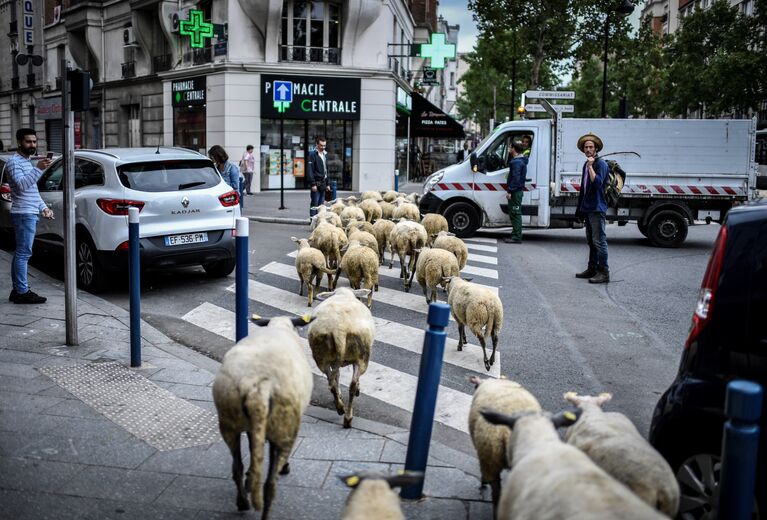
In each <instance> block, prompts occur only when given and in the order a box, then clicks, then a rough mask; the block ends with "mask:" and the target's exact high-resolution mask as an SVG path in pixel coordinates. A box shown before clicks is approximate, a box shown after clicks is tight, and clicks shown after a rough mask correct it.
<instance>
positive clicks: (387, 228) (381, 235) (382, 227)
mask: <svg viewBox="0 0 767 520" xmlns="http://www.w3.org/2000/svg"><path fill="white" fill-rule="evenodd" d="M392 229H394V222H392V221H391V220H384V219H381V220H376V221H375V224H373V236H374V237H376V241H377V242H378V263H379V265H383V263H384V251H385V250H386V249H387V248H388V249H389V257H390V258H393V255H394V253H393V252H392V249H391V244H389V233H391V230H392Z"/></svg>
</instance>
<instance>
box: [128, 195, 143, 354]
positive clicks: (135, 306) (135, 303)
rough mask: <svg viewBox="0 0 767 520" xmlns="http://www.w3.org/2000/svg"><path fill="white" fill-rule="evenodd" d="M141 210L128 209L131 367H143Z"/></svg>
mask: <svg viewBox="0 0 767 520" xmlns="http://www.w3.org/2000/svg"><path fill="white" fill-rule="evenodd" d="M138 213H139V209H138V208H128V280H129V284H130V290H129V291H130V366H132V367H140V366H141V253H140V247H139V229H138V226H139V218H138Z"/></svg>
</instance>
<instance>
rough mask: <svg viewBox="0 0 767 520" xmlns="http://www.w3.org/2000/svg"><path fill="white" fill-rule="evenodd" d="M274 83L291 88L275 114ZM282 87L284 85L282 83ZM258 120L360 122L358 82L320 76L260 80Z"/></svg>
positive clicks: (274, 77)
mask: <svg viewBox="0 0 767 520" xmlns="http://www.w3.org/2000/svg"><path fill="white" fill-rule="evenodd" d="M275 82H278V83H279V82H290V83H291V84H292V87H291V88H292V92H291V93H292V100H291V101H290V103H289V104H288V103H285V104H286V105H287V106H284V107H283V110H278V109H277V108H276V107H275V103H274V99H275V98H274V95H273V94H274V93H273V89H274V85H275ZM282 84H283V85H284V84H285V83H282ZM261 85H262V93H261V117H266V118H272V117H274V118H276V117H285V118H287V119H325V118H333V119H347V120H358V119H359V118H360V115H359V109H360V80H359V78H335V77H323V76H282V75H280V76H277V75H267V74H264V75H262V76H261Z"/></svg>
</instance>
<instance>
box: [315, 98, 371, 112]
mask: <svg viewBox="0 0 767 520" xmlns="http://www.w3.org/2000/svg"><path fill="white" fill-rule="evenodd" d="M301 110H303V111H304V112H337V113H346V114H356V113H357V102H356V101H325V100H322V99H304V100H303V101H301Z"/></svg>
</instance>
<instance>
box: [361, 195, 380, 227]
mask: <svg viewBox="0 0 767 520" xmlns="http://www.w3.org/2000/svg"><path fill="white" fill-rule="evenodd" d="M374 193H375V194H376V195H378V196H379V197H380V196H381V195H379V194H378V192H374ZM359 208H360V209H361V210H362V211H363V213H365V220H367V221H368V222H370V223H373V222H375V221H376V220H378V219H379V218H381V215H382V214H383V210H381V206H379V205H378V202H376V201H375V200H374V199H365V200H363V201H362V202H360V205H359Z"/></svg>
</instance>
